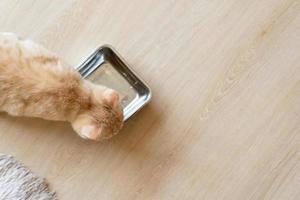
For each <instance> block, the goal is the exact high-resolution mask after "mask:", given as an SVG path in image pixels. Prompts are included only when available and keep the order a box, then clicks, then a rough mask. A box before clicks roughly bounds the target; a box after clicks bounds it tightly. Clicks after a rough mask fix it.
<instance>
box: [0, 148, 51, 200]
mask: <svg viewBox="0 0 300 200" xmlns="http://www.w3.org/2000/svg"><path fill="white" fill-rule="evenodd" d="M0 199H1V200H6V199H7V200H23V199H24V200H25V199H26V200H31V199H32V200H33V199H34V200H40V199H41V200H56V199H57V197H56V195H55V193H54V192H51V191H50V190H49V187H48V185H47V183H46V182H45V180H44V179H42V178H39V177H37V176H36V175H34V174H33V173H32V172H30V170H29V169H28V168H26V167H25V166H23V165H22V164H21V163H20V162H18V161H16V160H15V159H14V158H13V157H12V156H8V155H3V154H0Z"/></svg>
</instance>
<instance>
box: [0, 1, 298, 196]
mask: <svg viewBox="0 0 300 200" xmlns="http://www.w3.org/2000/svg"><path fill="white" fill-rule="evenodd" d="M0 13H1V18H0V30H1V31H10V32H17V33H18V34H20V35H21V36H23V37H30V38H32V39H34V40H35V41H37V42H40V43H42V44H44V45H45V46H46V47H48V48H49V49H51V50H53V51H55V52H57V53H58V54H59V55H60V56H61V57H62V58H63V59H64V60H66V61H67V62H69V63H71V64H72V65H74V66H76V65H78V64H79V63H80V62H81V61H82V59H84V58H85V57H86V56H87V55H88V54H89V53H91V52H92V51H93V49H95V48H96V47H97V46H98V45H101V44H111V45H112V46H114V47H115V48H116V49H117V50H118V51H119V52H120V53H121V55H123V57H124V58H125V59H126V60H127V61H128V62H129V63H130V64H131V65H132V66H133V68H134V69H135V70H136V71H137V73H138V74H140V75H141V76H142V77H143V78H144V79H145V80H146V81H147V82H148V83H149V85H150V87H151V88H152V89H153V101H152V102H151V103H150V105H148V106H147V107H146V108H145V109H143V110H142V111H141V112H139V113H138V114H137V115H136V116H135V117H134V118H132V119H131V120H130V121H129V122H128V123H127V124H126V126H125V128H124V129H123V131H122V133H121V134H120V135H118V136H116V137H115V138H113V139H112V140H109V141H107V142H103V143H94V142H88V141H83V140H82V139H80V138H79V137H78V136H77V135H76V134H75V133H74V132H73V131H72V129H71V127H70V125H68V124H67V123H56V122H49V121H43V120H37V119H29V118H27V119H25V118H12V117H9V116H7V115H6V114H3V113H2V114H0V137H1V140H0V152H3V153H8V154H12V155H14V156H15V157H16V158H17V159H19V160H21V161H22V162H24V163H25V164H26V165H27V166H29V167H30V168H31V169H32V170H33V171H34V172H36V173H37V174H39V175H40V176H43V177H46V178H47V179H48V181H49V183H50V184H51V187H52V188H53V189H54V190H56V191H57V193H58V196H59V197H60V199H72V200H74V199H91V200H94V199H101V200H102V199H104V200H110V199H116V200H119V199H121V200H125V199H126V200H132V199H138V200H139V199H141V200H148V199H151V200H152V199H154V200H160V199H162V200H165V199H170V200H174V199H178V200H182V199H188V200H190V199H197V200H198V199H199V200H200V199H201V200H202V199H211V200H215V199H228V200H240V199H243V200H244V199H272V200H273V199H282V200H288V199H294V200H298V199H300V1H299V0H227V1H222V0H210V1H208V0H182V1H181V0H175V1H174V0H164V1H161V0H130V1H128V0H109V1H108V0H64V1H60V0H39V1H34V0H22V1H17V0H1V1H0Z"/></svg>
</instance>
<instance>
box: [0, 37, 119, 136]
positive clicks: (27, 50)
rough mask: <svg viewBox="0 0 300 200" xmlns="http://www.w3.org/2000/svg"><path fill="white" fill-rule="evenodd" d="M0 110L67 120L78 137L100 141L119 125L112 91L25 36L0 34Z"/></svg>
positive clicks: (16, 114) (115, 100)
mask: <svg viewBox="0 0 300 200" xmlns="http://www.w3.org/2000/svg"><path fill="white" fill-rule="evenodd" d="M0 111H4V112H7V113H8V114H10V115H13V116H28V117H39V118H43V119H47V120H59V121H69V122H70V123H71V124H72V127H73V128H74V130H75V131H76V132H77V133H78V134H79V135H80V136H81V137H83V138H87V139H92V140H100V139H106V138H110V137H111V136H113V135H114V134H116V133H118V132H119V130H120V129H121V128H122V125H123V112H122V106H121V105H120V102H119V97H118V94H117V93H116V92H115V91H114V90H112V89H108V88H106V87H104V86H100V85H95V84H92V83H90V82H88V81H86V80H84V79H82V78H81V77H80V74H79V73H78V72H76V71H75V70H74V69H73V68H72V67H70V66H67V65H66V64H65V63H62V62H61V61H60V60H59V58H58V57H57V56H56V55H55V54H53V53H51V52H49V51H48V50H46V49H45V48H43V47H42V46H39V45H38V44H35V43H34V42H32V41H30V40H22V39H20V38H18V37H17V36H16V35H15V34H12V33H0Z"/></svg>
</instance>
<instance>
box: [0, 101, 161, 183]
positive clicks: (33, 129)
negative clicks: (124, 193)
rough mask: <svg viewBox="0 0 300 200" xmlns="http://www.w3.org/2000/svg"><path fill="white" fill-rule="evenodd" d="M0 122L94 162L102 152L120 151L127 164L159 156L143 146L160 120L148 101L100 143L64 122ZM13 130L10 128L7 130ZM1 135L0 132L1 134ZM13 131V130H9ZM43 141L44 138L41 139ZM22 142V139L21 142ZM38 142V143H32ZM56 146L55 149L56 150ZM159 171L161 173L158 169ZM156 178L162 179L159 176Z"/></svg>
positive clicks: (4, 116)
mask: <svg viewBox="0 0 300 200" xmlns="http://www.w3.org/2000/svg"><path fill="white" fill-rule="evenodd" d="M0 118H1V122H0V125H1V124H4V123H8V125H7V126H11V127H13V128H14V129H15V130H23V131H24V134H26V135H23V138H26V140H27V141H29V143H30V140H31V139H35V138H37V137H38V138H39V141H41V143H40V144H41V145H43V144H45V143H46V144H47V142H48V140H49V138H51V143H59V145H58V147H57V148H60V147H59V146H62V145H63V146H64V148H60V149H62V150H64V151H66V152H64V151H63V152H61V154H64V153H68V154H69V153H70V151H68V150H69V149H72V152H73V153H74V155H75V154H76V156H77V157H78V156H79V157H84V156H86V155H87V153H88V156H89V157H90V158H91V160H93V161H94V160H98V162H103V161H101V159H99V157H101V155H102V156H103V157H105V156H107V155H105V154H109V155H114V153H116V154H120V153H121V154H122V155H124V156H126V157H127V158H128V162H129V163H128V164H130V165H132V164H133V165H140V163H145V161H146V160H147V161H149V160H151V161H154V162H159V161H158V160H156V159H157V158H159V157H160V158H161V157H162V156H163V155H154V152H157V151H155V150H154V149H151V148H153V147H150V146H153V145H147V141H148V140H147V138H151V137H152V136H151V134H155V133H157V132H158V131H155V128H153V126H155V125H156V124H157V122H159V123H163V122H162V120H161V119H160V115H159V110H158V108H156V107H155V106H152V105H151V104H150V105H148V106H146V107H145V108H143V109H142V110H141V111H140V112H138V113H136V114H135V115H134V116H132V118H130V119H129V120H128V121H127V122H126V123H125V125H124V128H123V130H122V131H121V132H120V134H118V135H116V136H114V137H113V138H112V139H110V140H107V141H103V142H94V141H88V140H83V139H81V138H80V137H79V136H78V135H77V134H76V133H75V132H74V131H73V130H72V128H71V126H70V124H69V123H67V122H54V121H46V120H42V119H37V118H25V117H11V116H8V115H7V114H3V113H1V114H0ZM11 131H12V132H14V131H13V130H11ZM1 134H3V133H1ZM13 134H14V133H13ZM43 140H44V141H43ZM21 142H22V141H21ZM16 145H18V144H16ZM35 145H39V144H35ZM51 146H52V145H49V148H51V151H50V150H49V153H51V152H53V147H51ZM60 149H59V150H60ZM36 162H43V160H40V161H38V160H36ZM160 174H163V173H162V172H160ZM160 178H163V176H162V177H160ZM158 182H160V181H157V184H155V187H159V184H158Z"/></svg>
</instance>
